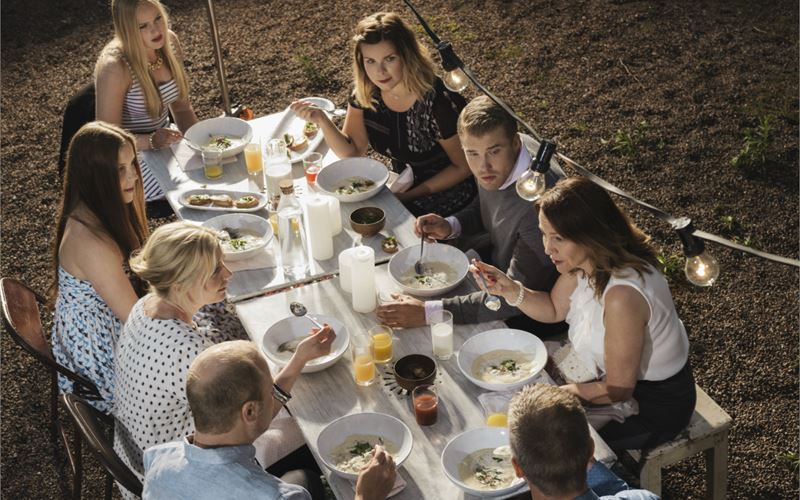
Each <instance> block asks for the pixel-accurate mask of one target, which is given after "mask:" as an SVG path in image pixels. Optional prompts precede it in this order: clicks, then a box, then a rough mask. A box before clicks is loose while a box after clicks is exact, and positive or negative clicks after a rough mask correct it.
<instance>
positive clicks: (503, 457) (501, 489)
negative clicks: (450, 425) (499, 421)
mask: <svg viewBox="0 0 800 500" xmlns="http://www.w3.org/2000/svg"><path fill="white" fill-rule="evenodd" d="M508 440H509V436H508V429H507V428H505V427H481V428H478V429H471V430H468V431H466V432H463V433H461V434H459V435H458V436H456V437H454V438H453V439H451V440H450V442H449V443H447V445H446V446H445V447H444V450H443V451H442V470H443V471H444V474H445V476H447V479H449V480H450V481H451V482H452V483H453V484H455V485H456V486H458V487H459V488H460V489H461V490H462V491H464V493H468V494H470V495H475V496H478V497H499V496H504V495H508V494H509V493H511V492H514V491H516V490H520V489H521V488H523V487H524V486H525V484H526V483H525V480H524V479H522V478H519V477H517V475H516V473H515V472H514V466H513V465H512V464H511V449H510V447H509V446H508V442H509V441H508Z"/></svg>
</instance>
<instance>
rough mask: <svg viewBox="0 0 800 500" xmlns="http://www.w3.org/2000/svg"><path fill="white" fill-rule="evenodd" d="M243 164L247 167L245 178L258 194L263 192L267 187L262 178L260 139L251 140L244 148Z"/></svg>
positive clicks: (262, 164)
mask: <svg viewBox="0 0 800 500" xmlns="http://www.w3.org/2000/svg"><path fill="white" fill-rule="evenodd" d="M244 162H245V165H247V176H248V177H249V178H250V182H251V183H252V184H255V186H256V188H257V189H258V190H259V191H260V192H262V193H263V192H265V190H266V188H267V185H266V179H265V178H264V160H263V151H262V147H261V140H260V139H258V138H255V139H253V142H251V143H249V144H248V145H247V146H245V147H244Z"/></svg>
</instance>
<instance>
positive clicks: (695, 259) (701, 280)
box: [684, 252, 719, 286]
mask: <svg viewBox="0 0 800 500" xmlns="http://www.w3.org/2000/svg"><path fill="white" fill-rule="evenodd" d="M684 272H685V273H686V279H688V280H689V281H690V282H691V283H692V284H693V285H697V286H711V285H713V284H714V282H715V281H717V277H718V276H719V264H718V263H717V259H715V258H714V256H712V255H711V254H709V253H708V252H703V253H701V254H700V255H694V256H691V257H686V266H685V267H684Z"/></svg>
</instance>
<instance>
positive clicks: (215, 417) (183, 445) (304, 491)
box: [142, 340, 396, 500]
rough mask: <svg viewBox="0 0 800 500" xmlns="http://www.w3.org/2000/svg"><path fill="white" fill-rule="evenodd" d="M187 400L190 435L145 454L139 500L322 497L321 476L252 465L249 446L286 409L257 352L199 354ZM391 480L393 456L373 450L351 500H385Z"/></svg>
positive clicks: (229, 348)
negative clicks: (279, 473)
mask: <svg viewBox="0 0 800 500" xmlns="http://www.w3.org/2000/svg"><path fill="white" fill-rule="evenodd" d="M186 397H187V399H188V400H189V406H190V407H191V410H192V415H193V418H194V425H195V433H194V434H193V435H190V436H187V437H185V438H184V439H183V440H182V441H176V442H171V443H166V444H162V445H158V446H154V447H152V448H150V449H148V450H147V451H146V452H145V455H144V466H145V482H144V492H143V495H142V497H143V498H144V499H154V500H155V499H162V498H163V499H167V498H169V499H183V498H185V499H205V498H207V499H224V498H255V499H268V500H277V499H286V500H308V499H311V498H323V497H324V493H323V491H322V489H321V483H320V481H319V477H318V475H315V474H313V473H308V472H306V471H290V472H288V473H287V474H285V475H283V476H282V477H281V478H280V479H279V478H277V477H275V476H272V475H270V474H269V473H267V472H266V471H265V470H264V469H263V468H262V467H261V466H260V465H259V464H258V462H256V460H255V448H254V447H253V445H252V443H253V441H254V440H255V439H256V438H257V437H258V436H260V435H261V434H263V433H264V432H265V431H266V430H267V428H269V425H270V422H271V421H272V418H273V417H274V416H275V414H277V412H278V410H279V409H280V407H281V404H282V403H284V402H285V401H286V396H285V394H284V391H283V390H282V389H281V388H279V387H277V386H276V385H275V384H274V383H273V381H272V375H271V374H270V371H269V367H268V366H267V363H266V361H265V360H264V358H263V357H262V355H261V353H260V352H259V351H258V349H257V348H256V346H255V344H253V343H252V342H248V341H244V340H240V341H233V342H223V343H221V344H217V345H215V346H213V347H210V348H208V349H207V350H205V351H203V352H202V353H201V354H200V355H199V356H197V358H196V359H195V360H194V362H193V363H192V366H191V368H189V372H188V375H187V378H186ZM315 476H316V477H315ZM395 476H396V468H395V464H394V461H393V460H392V457H391V455H389V454H387V453H386V452H385V451H384V450H383V449H382V448H381V447H380V446H376V447H375V453H374V456H373V459H372V462H371V463H370V464H369V466H368V467H367V468H366V469H364V470H363V471H362V472H361V474H360V475H359V478H358V482H357V483H356V499H358V500H383V499H384V498H386V495H387V494H388V493H389V491H390V490H391V488H392V485H393V484H394V480H395ZM292 483H294V484H292ZM309 491H311V493H309ZM312 493H313V495H312Z"/></svg>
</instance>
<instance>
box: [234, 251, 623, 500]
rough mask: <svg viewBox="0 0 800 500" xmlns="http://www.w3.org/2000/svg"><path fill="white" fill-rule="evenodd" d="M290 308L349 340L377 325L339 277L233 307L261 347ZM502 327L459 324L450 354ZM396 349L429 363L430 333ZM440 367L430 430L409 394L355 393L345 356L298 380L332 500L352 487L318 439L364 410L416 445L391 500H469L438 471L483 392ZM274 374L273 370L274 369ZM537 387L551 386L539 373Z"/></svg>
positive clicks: (602, 454)
mask: <svg viewBox="0 0 800 500" xmlns="http://www.w3.org/2000/svg"><path fill="white" fill-rule="evenodd" d="M386 268H387V266H386V265H381V266H377V267H376V270H375V274H376V286H377V287H378V289H379V290H394V289H396V285H394V284H393V283H392V282H391V279H390V277H389V276H388V273H387V269H386ZM472 290H474V287H473V286H472V283H471V282H470V281H469V280H465V281H464V282H463V283H462V284H461V285H460V287H459V288H457V289H456V290H454V291H453V294H454V295H459V294H463V293H468V292H470V291H472ZM293 301H300V302H302V303H303V304H305V305H306V307H307V308H308V310H309V311H310V312H311V313H318V314H325V315H331V316H335V317H336V318H338V319H339V320H341V321H342V322H343V323H344V325H345V327H346V328H347V330H348V332H349V334H350V335H353V334H365V332H366V331H367V330H368V329H369V328H370V327H371V326H373V325H375V324H377V323H378V320H377V318H376V316H375V313H374V312H372V313H368V314H359V313H356V312H354V311H353V309H352V307H351V306H350V294H349V293H347V292H344V291H343V290H342V289H341V287H340V286H339V279H338V278H333V279H328V280H325V281H321V282H317V283H314V284H310V285H306V286H303V287H299V288H294V289H292V290H288V291H286V292H283V293H280V294H275V295H271V296H268V297H259V298H254V299H251V300H247V301H244V302H240V303H238V304H236V310H237V313H238V315H239V318H240V319H241V321H242V323H243V324H244V327H245V329H246V330H247V332H248V334H249V335H250V338H251V339H252V340H253V341H254V342H255V343H256V344H257V345H258V346H259V347H261V346H262V342H263V339H264V334H265V332H266V331H267V329H268V328H269V327H270V326H272V325H273V324H275V323H277V322H278V321H280V320H281V319H283V318H285V317H287V316H289V315H290V313H289V304H290V303H291V302H293ZM504 327H505V324H504V323H502V322H499V321H494V322H490V323H481V324H476V325H456V327H455V329H454V344H455V349H456V350H458V349H459V347H460V346H461V345H462V344H463V343H464V342H465V341H466V340H467V339H468V338H469V337H471V336H473V335H475V334H477V333H480V332H483V331H487V330H492V329H495V328H504ZM393 349H394V359H395V360H397V359H399V358H400V357H402V356H404V355H406V354H413V353H421V354H426V355H429V356H431V355H432V348H431V337H430V329H429V328H428V327H423V328H408V329H403V330H396V331H395V342H394V346H393ZM438 365H439V370H438V376H437V379H436V385H437V387H438V388H439V394H440V397H441V403H440V407H439V420H438V422H437V423H436V424H435V425H433V426H431V427H420V426H419V425H417V423H416V421H415V419H414V412H413V409H412V407H411V402H410V399H411V398H410V397H408V396H407V395H402V396H399V395H397V394H396V391H393V390H391V387H390V386H389V385H386V384H384V380H381V379H379V381H378V382H377V383H376V384H373V385H372V386H370V387H359V386H356V384H355V382H354V381H353V375H352V363H351V359H350V355H349V352H348V353H346V354H345V355H344V356H343V357H342V358H341V359H340V360H339V361H338V362H337V363H336V364H335V365H333V366H331V367H330V368H328V369H326V370H323V371H321V372H317V373H308V374H304V375H302V376H301V377H300V380H299V381H298V382H297V383H296V384H295V386H294V389H293V391H292V394H293V398H292V402H291V403H290V404H289V408H290V410H291V412H292V414H293V415H294V416H295V418H296V419H297V421H298V423H299V425H300V429H301V430H302V431H303V436H304V437H305V440H306V443H307V444H308V446H309V448H311V451H312V452H313V453H314V455H315V458H317V462H318V463H319V464H320V467H321V468H322V469H323V470H324V471H325V474H326V476H327V477H328V480H329V482H330V484H331V488H332V489H333V491H334V493H335V494H336V497H337V498H341V499H350V498H353V496H354V491H353V488H352V485H351V484H350V482H349V481H347V480H345V479H342V478H340V477H338V476H336V475H333V474H331V473H330V471H329V470H327V469H326V468H325V467H324V465H323V463H322V461H321V460H320V459H319V455H318V449H317V437H318V436H319V433H320V432H321V431H322V429H323V428H324V427H325V426H326V425H327V424H328V423H330V422H331V421H333V420H334V419H336V418H338V417H341V416H343V415H347V414H351V413H360V412H365V411H370V412H380V413H386V414H389V415H393V416H395V417H397V418H399V419H400V420H402V421H403V422H405V424H406V425H407V426H408V427H409V429H411V433H412V435H413V439H414V446H413V448H412V451H411V455H410V456H409V458H408V460H406V462H405V463H404V464H403V467H402V468H401V469H400V474H401V475H402V477H403V478H404V479H405V481H406V482H407V486H406V487H405V489H404V490H403V491H402V492H401V493H400V494H399V495H398V496H396V497H393V498H397V499H421V498H431V499H441V498H447V499H451V498H473V497H472V496H470V495H464V494H463V493H462V492H461V490H459V489H458V488H457V487H456V486H455V485H454V484H453V483H451V482H450V481H449V480H448V479H447V477H446V476H445V475H444V472H443V471H442V469H441V465H440V457H441V453H442V450H443V449H444V447H445V445H446V444H447V443H448V442H449V441H450V439H452V438H454V437H455V436H456V435H458V434H460V433H462V432H464V431H465V430H468V429H472V428H475V427H480V426H483V425H485V417H484V414H483V410H482V408H481V406H480V404H479V402H478V399H477V398H478V395H479V394H480V393H482V392H484V390H483V389H481V388H479V387H478V386H476V385H474V384H472V383H471V382H470V381H469V380H468V379H467V378H466V377H465V376H464V375H463V374H462V373H461V371H460V370H459V368H458V365H457V363H456V356H455V355H454V356H453V357H452V358H450V360H448V361H438ZM272 368H273V370H274V369H275V368H276V367H275V366H272ZM387 379H388V380H387V382H389V383H391V381H392V380H391V377H387ZM538 381H539V382H542V383H548V382H549V383H552V381H550V380H549V377H547V375H546V373H544V372H543V373H542V377H541V378H540V379H539V380H538ZM592 436H593V438H594V440H595V458H597V459H598V460H600V461H602V462H604V463H606V464H609V465H610V464H611V463H613V462H614V461H615V460H616V456H615V455H614V452H612V451H611V449H609V448H608V446H607V445H606V444H605V442H604V441H603V440H602V439H601V438H600V437H599V436H598V435H597V434H596V433H595V432H594V430H592Z"/></svg>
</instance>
